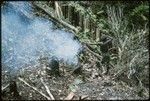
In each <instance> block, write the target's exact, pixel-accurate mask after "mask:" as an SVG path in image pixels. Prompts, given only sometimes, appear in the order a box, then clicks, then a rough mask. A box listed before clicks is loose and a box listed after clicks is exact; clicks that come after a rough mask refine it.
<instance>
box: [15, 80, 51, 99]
mask: <svg viewBox="0 0 150 101" xmlns="http://www.w3.org/2000/svg"><path fill="white" fill-rule="evenodd" d="M18 79H19V80H20V81H22V82H23V83H24V84H26V85H27V86H29V87H31V88H32V89H33V90H35V91H37V92H38V93H40V94H41V95H42V96H44V97H45V98H47V99H48V100H51V98H50V97H48V96H47V95H45V94H44V93H42V92H41V91H39V90H38V89H37V88H35V87H33V86H31V85H30V84H29V83H27V82H26V81H25V80H23V79H22V78H20V77H19V78H18Z"/></svg>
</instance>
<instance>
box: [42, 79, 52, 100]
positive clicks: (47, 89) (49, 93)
mask: <svg viewBox="0 0 150 101" xmlns="http://www.w3.org/2000/svg"><path fill="white" fill-rule="evenodd" d="M40 80H41V82H42V84H43V85H44V87H45V89H46V91H47V93H48V95H49V96H50V97H51V100H55V98H54V96H53V95H52V93H51V92H50V90H49V88H48V86H47V85H46V84H45V82H44V81H43V79H42V78H40Z"/></svg>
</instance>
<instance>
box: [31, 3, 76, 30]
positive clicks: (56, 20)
mask: <svg viewBox="0 0 150 101" xmlns="http://www.w3.org/2000/svg"><path fill="white" fill-rule="evenodd" d="M33 5H35V6H36V7H37V8H39V9H41V10H42V11H44V12H45V13H46V14H47V15H49V17H50V19H51V20H52V21H53V22H55V23H58V24H61V25H63V26H65V27H67V28H69V29H71V30H73V31H74V32H75V33H78V32H79V30H78V29H77V28H75V27H74V26H72V25H70V24H68V23H66V22H65V21H63V20H62V19H58V18H55V17H54V15H53V14H52V13H51V11H49V9H51V8H50V7H48V6H46V7H45V6H43V5H41V4H38V3H33Z"/></svg>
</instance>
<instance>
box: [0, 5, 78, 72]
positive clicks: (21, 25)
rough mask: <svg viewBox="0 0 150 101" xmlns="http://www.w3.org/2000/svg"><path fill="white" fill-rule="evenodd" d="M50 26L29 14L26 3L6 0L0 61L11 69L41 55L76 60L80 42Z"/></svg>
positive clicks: (69, 60)
mask: <svg viewBox="0 0 150 101" xmlns="http://www.w3.org/2000/svg"><path fill="white" fill-rule="evenodd" d="M53 27H54V25H53V23H52V22H51V21H49V20H48V19H44V18H40V17H37V16H34V15H33V14H32V6H31V4H30V3H28V2H9V3H8V4H7V5H5V6H4V7H3V8H2V63H3V64H5V65H7V66H9V67H11V68H12V69H13V70H15V69H18V68H20V67H22V66H24V65H26V64H34V63H37V61H38V59H39V57H40V56H45V57H48V58H49V59H51V58H52V57H56V58H58V60H63V61H65V62H67V63H69V64H77V63H78V58H77V54H78V53H79V51H80V50H81V44H80V43H79V42H78V41H77V40H74V39H73V37H74V36H73V34H72V33H69V32H65V31H64V30H60V29H59V30H58V29H57V30H54V28H53Z"/></svg>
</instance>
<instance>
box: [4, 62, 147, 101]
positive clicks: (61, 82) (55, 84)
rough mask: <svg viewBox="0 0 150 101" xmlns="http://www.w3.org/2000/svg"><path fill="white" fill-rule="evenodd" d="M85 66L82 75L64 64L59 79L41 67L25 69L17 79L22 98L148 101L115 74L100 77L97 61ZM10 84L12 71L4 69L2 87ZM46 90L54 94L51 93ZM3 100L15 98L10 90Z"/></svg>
mask: <svg viewBox="0 0 150 101" xmlns="http://www.w3.org/2000/svg"><path fill="white" fill-rule="evenodd" d="M81 66H82V73H81V74H73V73H72V70H71V69H69V68H67V67H64V66H63V64H61V63H60V76H57V77H55V76H51V75H48V74H47V72H46V71H45V70H44V68H43V67H41V66H40V65H35V66H32V67H31V66H27V67H25V68H23V69H22V70H20V72H19V75H18V78H17V79H16V84H17V91H18V92H19V95H20V96H21V98H20V99H23V100H25V99H26V100H47V99H48V98H46V97H45V96H44V95H46V96H47V97H49V98H50V99H51V97H50V96H52V97H54V98H53V99H55V100H64V99H66V100H80V99H86V100H87V99H89V100H117V99H120V100H121V99H123V100H125V99H137V100H139V99H148V98H147V97H140V96H139V95H138V92H137V91H136V90H137V89H136V88H134V87H130V86H129V85H127V84H126V83H124V82H122V81H118V80H115V79H113V78H112V77H111V75H103V76H102V75H100V70H99V69H98V68H97V67H96V65H95V63H94V62H93V63H90V62H89V63H84V64H81ZM27 83H28V84H27ZM7 84H9V76H8V71H7V68H5V69H4V68H2V87H5V86H6V85H7ZM46 87H48V89H49V90H50V93H51V94H52V95H50V93H48V92H49V91H48V89H47V88H46ZM34 88H35V89H36V90H35V89H34ZM39 92H42V93H43V94H44V95H42V94H40V93H39ZM2 98H3V99H7V100H10V99H15V98H14V97H12V95H11V94H10V93H9V87H6V88H5V90H4V91H3V92H2ZM17 99H18V98H17Z"/></svg>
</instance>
